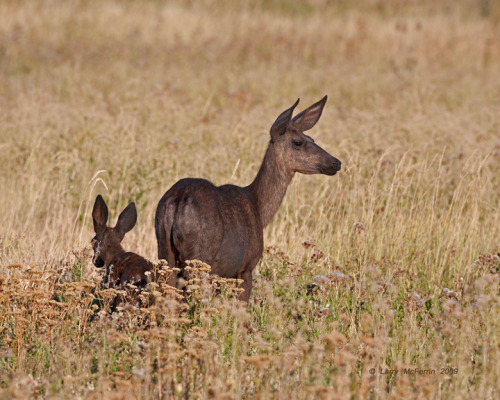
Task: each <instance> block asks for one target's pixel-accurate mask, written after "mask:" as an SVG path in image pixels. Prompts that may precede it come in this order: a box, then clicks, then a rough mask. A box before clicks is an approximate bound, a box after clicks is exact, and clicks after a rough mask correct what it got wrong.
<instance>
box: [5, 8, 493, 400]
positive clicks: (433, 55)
mask: <svg viewBox="0 0 500 400" xmlns="http://www.w3.org/2000/svg"><path fill="white" fill-rule="evenodd" d="M356 3H357V5H356V6H354V5H353V4H351V3H350V2H348V1H339V2H335V3H334V4H329V3H328V2H324V1H313V0H309V1H305V2H301V3H300V5H297V4H295V3H291V2H286V1H284V0H273V1H269V2H263V1H258V0H254V1H247V2H244V4H243V5H236V4H234V3H233V2H215V1H208V0H206V1H203V2H189V1H174V2H171V3H169V4H168V5H165V4H163V3H162V2H160V1H148V2H133V1H128V2H117V1H112V0H105V1H97V0H95V1H94V0H88V1H77V0H74V1H65V2H58V1H29V2H28V1H23V2H17V1H5V2H2V3H1V4H0V78H1V79H0V109H1V110H2V113H1V123H0V296H1V298H2V300H1V303H0V388H1V389H0V390H1V392H0V397H3V398H9V399H10V398H15V397H17V398H26V397H27V396H28V397H31V398H75V397H76V398H90V399H91V398H108V397H109V398H130V397H131V396H132V397H135V398H173V397H184V398H201V399H206V398H224V397H226V398H286V399H295V398H297V399H303V398H310V399H313V398H330V399H331V398H336V397H337V398H359V399H362V398H467V399H470V398H492V399H493V398H496V397H497V396H498V394H499V389H500V387H499V384H498V382H499V381H500V376H499V374H500V373H499V372H498V368H497V366H498V365H499V363H500V336H499V335H500V319H499V299H500V297H499V290H500V289H499V288H500V276H499V268H500V261H499V257H498V253H499V251H500V240H499V238H500V223H499V221H500V206H499V202H500V173H499V171H500V135H499V133H500V132H499V129H500V112H499V110H500V27H499V21H500V10H499V7H498V5H497V4H496V2H493V1H490V2H488V1H477V2H476V1H472V0H470V1H469V0H462V1H442V2H433V1H430V0H429V1H426V0H425V1H414V2H408V1H402V0H401V1H399V0H394V1H387V2H385V1H376V0H375V1H372V0H365V1H360V2H356ZM324 94H328V95H329V100H328V103H327V105H326V108H325V112H324V114H323V116H322V119H321V120H320V122H319V123H318V125H317V127H315V128H314V130H313V131H311V135H312V136H313V137H314V138H315V139H316V141H317V142H318V143H319V144H320V145H322V146H323V147H324V148H325V149H327V150H328V151H330V152H331V153H332V154H333V155H334V156H336V157H338V158H339V159H340V160H342V162H343V169H342V171H341V172H340V173H339V174H337V175H336V176H335V177H333V178H332V177H326V176H297V177H296V178H295V179H294V181H293V183H292V185H291V186H290V188H289V191H288V193H287V196H286V198H285V201H284V203H283V205H282V207H281V208H280V210H279V212H278V214H277V215H276V216H275V218H274V220H273V222H272V223H271V225H270V226H269V227H268V228H266V231H265V242H266V245H267V246H268V248H267V250H266V252H265V254H264V257H263V259H262V261H261V262H260V263H259V265H258V267H257V269H256V271H255V274H254V280H255V287H254V291H253V294H252V298H251V302H250V304H249V306H248V308H244V307H242V306H241V305H240V304H238V302H237V301H235V300H233V295H234V293H235V290H234V282H226V281H224V280H214V279H204V277H205V275H204V274H205V273H206V272H204V271H203V268H201V270H199V271H198V272H197V273H195V276H194V278H193V281H192V282H191V283H190V284H191V286H190V287H191V289H190V292H189V293H190V298H189V301H188V302H187V304H185V305H182V304H179V303H177V302H176V301H174V300H172V297H173V296H172V294H171V293H170V291H169V290H168V289H167V288H166V287H164V286H162V285H159V286H154V285H153V286H152V287H150V288H149V289H150V292H151V294H150V296H152V297H154V298H155V302H154V305H153V306H151V307H143V308H138V307H135V306H132V305H129V306H124V307H123V310H122V311H121V312H118V313H113V314H110V313H108V311H109V300H110V297H111V296H112V294H110V293H109V292H107V291H103V290H102V289H101V287H100V279H101V278H100V276H99V274H98V272H97V271H96V270H95V268H93V266H92V265H91V261H90V260H91V255H90V248H89V241H90V238H91V237H92V236H93V232H92V226H91V218H90V208H91V207H92V204H93V201H94V199H95V196H96V195H97V194H98V193H101V194H102V195H103V196H104V197H105V198H106V201H107V202H108V204H109V206H110V209H111V210H110V214H111V215H116V214H117V211H118V210H121V209H123V207H124V206H125V205H126V204H128V202H129V201H135V202H136V204H137V208H138V213H139V221H138V225H137V227H136V228H135V229H134V230H133V231H132V232H130V234H128V235H127V237H126V238H125V240H124V243H123V245H124V247H125V248H126V249H127V250H131V251H135V252H137V253H139V254H141V255H144V256H146V257H149V258H154V257H155V256H156V240H155V236H154V212H155V209H156V205H157V202H158V200H159V199H160V197H161V196H162V194H163V193H164V191H165V190H167V189H168V188H169V187H170V186H171V185H172V184H173V183H174V182H175V181H176V180H177V179H180V178H182V177H186V176H198V177H204V178H207V179H210V180H211V181H212V182H214V183H216V184H223V183H228V182H229V183H234V184H239V185H246V184H248V183H249V182H250V181H251V180H252V179H253V177H254V176H255V174H256V172H257V169H258V167H259V164H260V162H261V160H262V157H263V155H264V150H265V147H266V145H267V141H268V130H269V127H270V125H271V124H272V122H273V121H274V119H275V118H276V116H277V115H278V114H279V113H280V112H281V111H282V110H284V109H285V108H287V107H289V106H290V105H291V104H292V103H293V102H294V101H295V99H296V98H297V97H301V98H302V102H301V104H300V105H299V108H300V107H301V106H302V107H305V106H308V105H310V104H311V103H313V102H314V101H316V100H318V99H319V98H321V97H322V96H323V95H324ZM197 274H198V275H197ZM313 283H314V285H313ZM215 288H218V290H217V292H220V293H219V294H218V295H216V293H215ZM145 296H146V294H145ZM147 296H149V295H147ZM371 368H375V373H370V369H371ZM405 368H407V369H406V370H405ZM415 368H417V369H420V370H422V371H423V373H421V374H419V373H411V371H413V369H415ZM391 370H392V372H391ZM396 370H397V371H398V372H397V373H396V372H394V371H396ZM425 370H435V374H432V375H430V374H428V373H425ZM386 372H387V373H386ZM427 372H428V371H427Z"/></svg>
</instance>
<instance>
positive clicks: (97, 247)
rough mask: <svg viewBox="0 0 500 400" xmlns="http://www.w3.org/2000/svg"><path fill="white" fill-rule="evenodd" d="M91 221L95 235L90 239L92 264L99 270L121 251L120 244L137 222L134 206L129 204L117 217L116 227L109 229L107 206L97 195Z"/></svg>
mask: <svg viewBox="0 0 500 400" xmlns="http://www.w3.org/2000/svg"><path fill="white" fill-rule="evenodd" d="M92 219H93V221H94V231H95V233H96V235H95V236H94V238H93V239H92V246H93V248H94V257H92V262H93V263H94V265H95V266H96V267H98V268H101V267H104V266H108V265H109V264H110V263H111V260H112V259H113V257H114V256H115V255H116V253H117V252H122V251H123V249H122V247H121V245H120V242H121V241H122V240H123V237H124V236H125V234H126V233H127V232H128V231H130V230H131V229H132V228H133V227H134V225H135V223H136V222H137V210H136V209H135V204H134V203H130V204H129V205H128V206H127V207H126V208H125V209H124V210H123V211H122V213H121V214H120V216H119V217H118V222H117V223H116V226H115V227H114V228H110V227H109V226H107V225H106V223H107V222H108V206H107V205H106V202H105V201H104V199H103V198H102V196H101V195H98V196H97V198H96V199H95V203H94V209H93V210H92Z"/></svg>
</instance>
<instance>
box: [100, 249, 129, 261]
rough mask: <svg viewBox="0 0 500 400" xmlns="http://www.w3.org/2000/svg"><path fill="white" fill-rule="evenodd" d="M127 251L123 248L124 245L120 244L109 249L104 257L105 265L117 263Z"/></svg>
mask: <svg viewBox="0 0 500 400" xmlns="http://www.w3.org/2000/svg"><path fill="white" fill-rule="evenodd" d="M125 253H126V252H125V250H123V247H122V246H120V245H118V246H116V247H114V248H112V249H108V251H107V252H106V254H105V257H103V261H104V265H106V266H110V265H114V264H116V263H117V262H119V261H120V260H121V259H122V258H123V256H124V255H125ZM101 257H102V255H101Z"/></svg>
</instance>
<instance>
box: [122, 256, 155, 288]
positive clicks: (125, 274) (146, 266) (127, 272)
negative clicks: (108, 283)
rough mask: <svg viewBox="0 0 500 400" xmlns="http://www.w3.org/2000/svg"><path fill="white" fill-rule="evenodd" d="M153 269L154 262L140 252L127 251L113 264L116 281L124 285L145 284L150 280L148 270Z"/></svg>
mask: <svg viewBox="0 0 500 400" xmlns="http://www.w3.org/2000/svg"><path fill="white" fill-rule="evenodd" d="M152 269H153V264H152V263H151V262H149V261H147V260H146V259H145V258H144V257H141V256H140V255H138V254H135V253H131V252H127V253H124V254H122V255H121V256H120V257H119V259H118V260H116V262H115V263H114V265H113V280H114V283H115V284H117V283H118V282H119V285H121V286H123V285H125V284H127V283H131V284H134V285H137V286H141V285H145V284H146V282H147V281H148V278H147V276H146V272H147V271H151V270H152Z"/></svg>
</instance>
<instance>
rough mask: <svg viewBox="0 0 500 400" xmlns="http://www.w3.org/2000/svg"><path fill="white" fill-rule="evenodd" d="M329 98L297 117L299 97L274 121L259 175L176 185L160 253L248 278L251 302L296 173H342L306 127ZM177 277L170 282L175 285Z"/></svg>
mask: <svg viewBox="0 0 500 400" xmlns="http://www.w3.org/2000/svg"><path fill="white" fill-rule="evenodd" d="M326 99H327V96H325V97H323V99H321V100H320V101H318V102H317V103H315V104H313V105H312V106H310V107H309V108H307V109H305V110H304V111H302V112H301V113H300V114H298V115H296V116H295V117H294V118H293V119H292V114H293V110H294V109H295V107H296V106H297V104H298V103H299V100H297V101H296V102H295V104H294V105H293V106H292V107H290V108H289V109H288V110H286V111H284V112H282V113H281V115H280V116H279V117H278V119H277V120H276V121H275V122H274V124H273V125H272V127H271V132H270V133H271V141H270V143H269V146H268V148H267V151H266V154H265V156H264V161H263V162H262V165H261V167H260V170H259V172H258V173H257V176H256V177H255V179H254V181H253V182H252V183H251V184H250V185H249V186H246V187H239V186H234V185H223V186H219V187H217V186H214V185H213V184H212V183H210V182H209V181H207V180H205V179H193V178H186V179H182V180H180V181H178V182H177V183H176V184H174V185H173V186H172V187H171V188H170V189H169V190H168V191H167V192H166V193H165V194H164V195H163V197H162V199H161V200H160V202H159V203H158V208H157V209H156V218H155V228H156V238H157V240H158V258H160V259H166V260H167V262H168V264H169V265H170V266H171V267H178V268H180V269H181V271H182V269H183V267H184V266H185V264H184V263H185V261H186V260H193V259H198V260H201V261H203V262H205V263H207V264H209V265H210V266H211V267H212V273H214V274H217V275H219V276H221V277H225V278H239V279H242V280H243V283H242V285H241V287H242V288H243V289H244V291H243V292H242V293H241V295H240V300H243V301H246V302H248V299H249V297H250V293H251V290H252V271H253V269H254V267H255V265H256V264H257V262H258V261H259V260H260V258H261V257H262V252H263V249H264V240H263V230H264V228H265V227H266V226H267V224H269V222H270V221H271V219H272V217H273V216H274V214H275V213H276V211H277V210H278V208H279V206H280V204H281V202H282V200H283V197H284V196H285V193H286V189H287V187H288V185H289V184H290V182H291V180H292V178H293V176H294V174H295V173H296V172H300V173H303V174H325V175H335V174H336V173H337V172H338V171H339V170H340V161H339V160H337V159H336V158H335V157H332V156H331V155H330V154H328V153H327V152H326V151H325V150H323V149H322V148H321V147H319V146H318V145H317V144H315V143H314V140H313V139H312V138H311V137H309V136H307V135H305V134H304V132H305V131H307V130H309V129H311V128H312V127H313V126H314V125H315V124H316V122H318V120H319V118H320V116H321V112H322V111H323V107H324V105H325V103H326ZM175 279H176V276H175V275H171V281H170V283H171V284H175Z"/></svg>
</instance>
